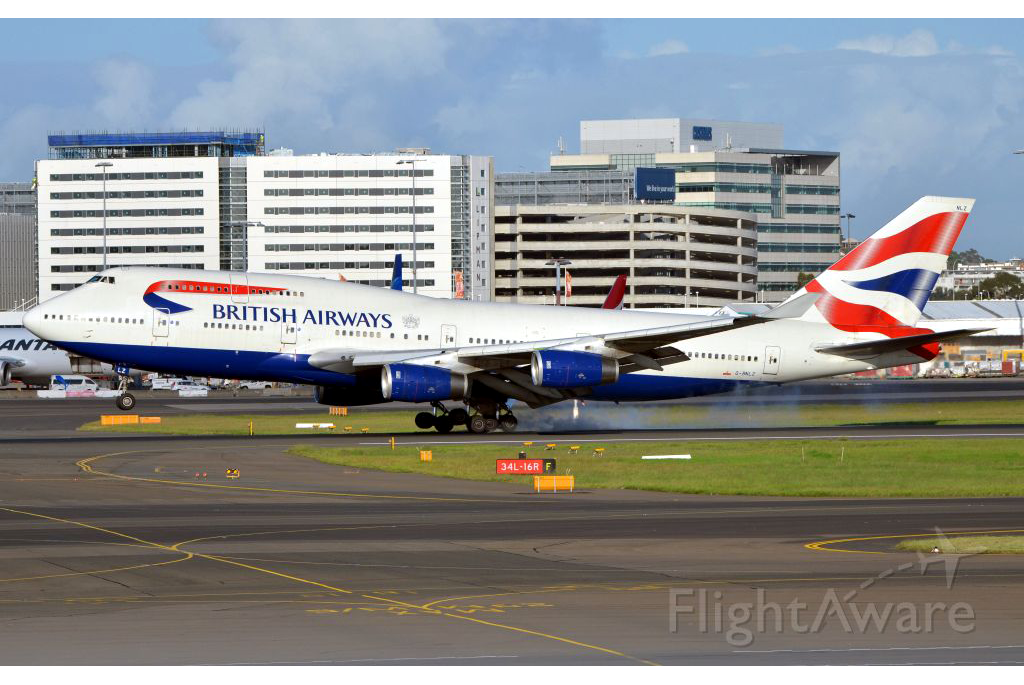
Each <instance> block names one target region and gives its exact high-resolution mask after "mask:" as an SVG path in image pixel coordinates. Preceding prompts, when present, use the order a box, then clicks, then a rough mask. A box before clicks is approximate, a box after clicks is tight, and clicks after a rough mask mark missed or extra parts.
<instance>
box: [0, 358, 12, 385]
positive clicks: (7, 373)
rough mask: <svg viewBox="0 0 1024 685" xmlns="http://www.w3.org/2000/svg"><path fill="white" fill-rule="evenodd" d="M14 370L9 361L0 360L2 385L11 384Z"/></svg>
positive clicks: (0, 380)
mask: <svg viewBox="0 0 1024 685" xmlns="http://www.w3.org/2000/svg"><path fill="white" fill-rule="evenodd" d="M12 371H14V369H13V368H11V365H10V364H9V363H8V362H0V385H10V384H11V372H12Z"/></svg>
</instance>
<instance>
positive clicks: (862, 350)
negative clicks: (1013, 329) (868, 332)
mask: <svg viewBox="0 0 1024 685" xmlns="http://www.w3.org/2000/svg"><path fill="white" fill-rule="evenodd" d="M989 330H992V329H991V328H958V329H956V330H952V331H937V332H934V333H921V334H918V335H905V336H902V337H898V338H882V339H881V340H867V341H864V342H855V343H848V344H845V345H827V346H824V347H818V348H816V349H817V350H818V352H823V353H825V354H834V355H836V356H838V357H848V358H850V359H868V358H870V357H877V356H878V355H880V354H885V353H887V352H899V351H900V350H906V349H909V348H911V347H917V346H918V345H927V344H928V343H934V342H942V341H943V340H955V339H956V338H963V337H966V336H968V335H974V334H975V333H984V332H985V331H989Z"/></svg>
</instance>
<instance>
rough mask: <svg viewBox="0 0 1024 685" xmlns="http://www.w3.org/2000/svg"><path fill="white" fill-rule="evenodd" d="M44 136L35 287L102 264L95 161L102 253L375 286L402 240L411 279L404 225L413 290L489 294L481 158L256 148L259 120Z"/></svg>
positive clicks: (47, 293) (44, 294) (128, 261)
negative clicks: (246, 126)
mask: <svg viewBox="0 0 1024 685" xmlns="http://www.w3.org/2000/svg"><path fill="white" fill-rule="evenodd" d="M49 144H50V159H47V160H41V161H39V162H38V163H37V178H38V182H39V187H38V198H39V208H38V247H39V277H38V285H39V294H40V299H41V300H45V299H47V298H49V297H52V296H54V295H55V294H57V293H59V292H61V291H64V290H69V289H71V288H74V287H75V286H76V285H78V284H80V283H82V282H83V281H85V280H87V279H88V277H89V275H90V274H91V273H93V272H95V271H98V270H100V269H101V268H102V260H103V256H102V253H103V217H104V209H103V182H104V178H103V177H104V170H105V171H106V184H107V198H106V199H107V207H106V223H107V244H108V250H107V253H108V254H107V263H108V265H109V266H132V265H147V266H169V267H175V268H182V269H225V270H248V271H257V272H268V273H287V274H300V275H307V276H318V277H323V278H330V279H338V278H339V277H341V278H344V279H346V280H349V281H353V282H360V283H366V284H371V285H380V286H383V285H387V284H389V283H390V278H391V268H392V265H393V263H394V258H395V254H396V253H401V254H402V257H403V262H404V263H405V265H406V266H405V269H404V280H405V283H406V285H407V286H410V287H411V285H412V278H413V271H412V261H413V259H412V246H413V230H412V229H413V224H415V226H416V247H417V267H418V268H417V274H416V281H417V287H418V290H419V292H420V293H422V294H425V295H431V296H436V297H454V296H457V295H458V296H461V297H464V298H466V299H476V300H489V299H491V292H492V287H493V286H492V283H491V276H490V272H491V264H490V255H491V246H492V237H491V226H492V222H493V201H492V196H493V176H494V174H493V163H492V160H491V158H490V157H483V156H469V155H435V154H431V153H430V151H429V150H424V149H415V150H403V151H399V152H396V153H385V154H365V155H364V154H325V153H322V154H316V155H294V154H292V153H291V151H290V150H284V149H281V150H276V151H272V152H270V153H269V154H268V153H267V152H266V149H265V142H264V134H263V133H262V132H261V131H213V132H196V133H159V134H109V133H100V134H88V135H53V136H50V137H49ZM99 163H109V164H110V166H107V167H97V164H99ZM414 188H415V196H414V195H413V192H414V190H413V189H414ZM414 206H415V218H414V215H413V207H414Z"/></svg>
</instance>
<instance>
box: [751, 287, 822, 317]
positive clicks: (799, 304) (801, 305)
mask: <svg viewBox="0 0 1024 685" xmlns="http://www.w3.org/2000/svg"><path fill="white" fill-rule="evenodd" d="M819 297H821V293H804V294H803V295H800V296H799V297H796V298H794V299H792V300H789V301H787V302H783V303H782V304H780V305H779V306H778V307H775V308H773V309H769V310H768V311H767V312H765V313H764V314H759V315H758V317H759V318H761V319H799V318H800V317H801V316H803V315H804V313H806V312H807V310H808V309H810V308H811V307H813V306H814V303H815V302H817V301H818V298H819Z"/></svg>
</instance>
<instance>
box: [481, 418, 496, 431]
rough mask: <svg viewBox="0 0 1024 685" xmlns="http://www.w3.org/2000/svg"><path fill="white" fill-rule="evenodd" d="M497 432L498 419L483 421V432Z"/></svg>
mask: <svg viewBox="0 0 1024 685" xmlns="http://www.w3.org/2000/svg"><path fill="white" fill-rule="evenodd" d="M496 430H498V419H484V431H485V432H487V433H492V432H494V431H496Z"/></svg>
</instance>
